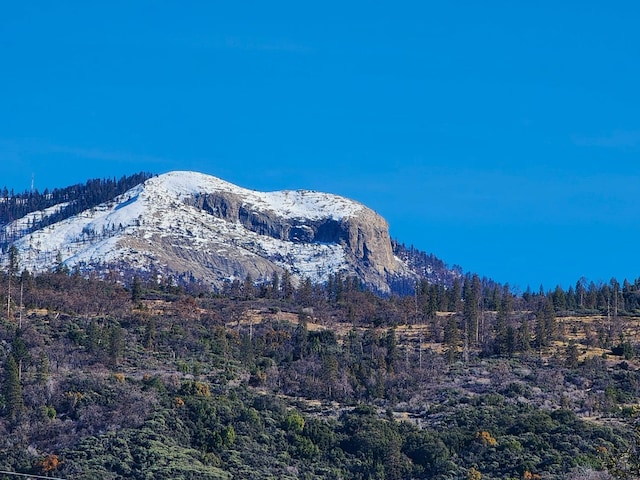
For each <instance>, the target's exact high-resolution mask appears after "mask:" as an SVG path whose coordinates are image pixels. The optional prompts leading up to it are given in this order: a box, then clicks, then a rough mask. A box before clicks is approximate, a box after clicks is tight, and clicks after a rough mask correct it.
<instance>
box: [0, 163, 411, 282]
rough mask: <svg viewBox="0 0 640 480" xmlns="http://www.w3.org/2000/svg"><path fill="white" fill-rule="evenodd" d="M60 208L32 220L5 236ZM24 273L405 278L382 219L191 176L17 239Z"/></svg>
mask: <svg viewBox="0 0 640 480" xmlns="http://www.w3.org/2000/svg"><path fill="white" fill-rule="evenodd" d="M62 208H64V206H63V205H60V206H54V207H50V208H48V209H47V210H43V211H40V212H31V213H29V216H30V218H29V219H27V218H22V219H18V220H16V221H15V222H13V223H12V224H10V225H5V226H4V227H2V228H4V229H5V230H6V229H8V228H13V229H14V231H16V229H19V226H20V225H25V224H26V222H31V224H33V218H44V217H46V216H47V215H50V214H51V212H56V211H58V210H60V209H62ZM14 245H16V247H17V248H18V251H19V254H20V261H21V268H26V269H28V270H30V271H33V272H39V271H43V270H48V269H51V268H53V266H54V265H56V264H57V262H58V261H59V260H62V261H63V262H64V263H65V264H66V266H67V267H69V268H70V269H75V268H77V269H79V270H80V271H83V272H90V271H94V272H97V273H98V274H104V273H106V272H113V271H117V272H119V273H120V275H122V276H123V277H124V279H125V280H126V279H127V277H128V276H131V275H132V274H134V273H135V274H142V275H144V274H146V275H172V276H174V277H175V278H177V279H179V280H183V281H199V282H202V283H204V284H210V285H213V286H220V285H222V284H223V283H224V282H226V281H230V280H243V279H244V278H246V277H247V276H250V277H251V278H252V279H254V280H256V281H264V280H267V279H269V278H270V277H271V276H272V274H273V273H274V272H276V273H282V272H283V271H284V269H287V270H289V271H290V272H291V273H292V274H293V276H294V279H295V278H297V279H302V278H305V277H308V278H310V279H311V280H312V281H315V282H322V281H326V280H327V278H328V276H329V275H330V274H336V273H341V274H345V275H356V276H358V277H359V278H360V279H361V280H362V281H363V282H364V283H366V284H368V285H370V286H372V287H374V288H376V289H378V290H380V291H389V279H390V278H392V277H397V276H411V275H412V274H411V272H409V271H408V270H407V269H406V266H405V265H404V264H403V263H402V262H400V261H399V260H398V259H397V258H396V257H394V255H393V252H392V248H391V242H390V239H389V233H388V226H387V223H386V222H385V220H384V219H383V218H382V217H380V216H379V215H378V214H376V213H375V212H373V211H372V210H370V209H369V208H367V207H365V206H364V205H362V204H360V203H358V202H355V201H352V200H349V199H347V198H344V197H340V196H337V195H333V194H328V193H320V192H313V191H308V190H296V191H276V192H258V191H254V190H248V189H245V188H241V187H239V186H236V185H233V184H231V183H229V182H226V181H224V180H221V179H219V178H216V177H213V176H209V175H204V174H201V173H197V172H184V171H176V172H169V173H166V174H163V175H160V176H157V177H153V178H150V179H148V180H146V181H145V182H144V183H141V184H139V185H137V186H135V187H133V188H131V189H130V190H128V191H126V192H125V193H124V194H122V195H119V196H117V197H115V198H114V199H113V200H111V201H109V202H105V203H102V204H100V205H98V206H96V207H93V208H90V209H87V210H85V211H82V212H81V213H79V214H77V215H73V216H71V217H70V218H66V219H65V220H62V221H59V222H56V223H53V224H51V225H48V226H46V227H44V228H39V229H37V230H35V231H30V232H29V233H26V234H25V235H23V236H20V237H19V239H18V240H17V241H15V242H14Z"/></svg>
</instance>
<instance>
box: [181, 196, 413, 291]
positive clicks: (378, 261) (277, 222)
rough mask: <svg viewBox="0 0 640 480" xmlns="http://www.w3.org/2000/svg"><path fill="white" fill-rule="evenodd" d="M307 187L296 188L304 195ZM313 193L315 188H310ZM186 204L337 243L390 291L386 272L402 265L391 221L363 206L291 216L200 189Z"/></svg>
mask: <svg viewBox="0 0 640 480" xmlns="http://www.w3.org/2000/svg"><path fill="white" fill-rule="evenodd" d="M304 193H305V192H297V194H299V195H304ZM307 193H308V194H315V192H307ZM186 203H187V204H190V205H192V206H193V207H195V208H198V209H200V210H203V211H206V212H208V213H209V214H211V215H212V216H214V217H216V218H220V219H222V220H224V221H227V222H233V223H239V224H240V225H242V226H243V227H244V228H246V229H247V230H249V231H251V232H253V233H256V234H258V235H264V236H268V237H271V238H273V239H276V240H281V241H284V242H292V243H296V244H313V243H321V244H335V245H340V246H342V247H344V250H345V254H346V257H347V259H348V263H349V264H350V265H351V267H352V270H353V271H352V273H355V274H357V275H358V276H359V277H360V278H361V279H362V280H363V281H364V282H365V283H368V284H371V285H374V286H375V287H376V288H378V289H382V290H385V291H386V290H387V286H386V284H387V276H389V275H394V274H396V273H399V272H400V271H401V270H402V268H401V267H402V266H401V265H400V264H399V263H398V262H397V260H396V259H395V258H394V255H393V251H392V247H391V239H390V238H389V227H388V225H387V222H386V221H385V220H384V219H383V218H382V217H381V216H380V215H378V214H377V213H375V212H374V211H373V210H371V209H368V208H366V207H364V206H362V207H361V208H359V209H358V212H357V214H355V215H351V216H345V217H343V218H338V219H336V218H334V217H333V216H326V217H321V218H315V217H314V218H305V217H293V218H290V217H287V216H284V215H283V214H282V212H279V211H277V210H270V209H267V210H257V209H256V208H255V206H250V205H247V204H246V203H245V198H244V197H243V196H242V195H240V194H238V193H233V192H225V191H218V192H215V193H205V194H198V195H195V196H194V197H192V199H188V200H187V201H186Z"/></svg>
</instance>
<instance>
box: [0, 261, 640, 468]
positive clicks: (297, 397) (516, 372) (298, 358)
mask: <svg viewBox="0 0 640 480" xmlns="http://www.w3.org/2000/svg"><path fill="white" fill-rule="evenodd" d="M14 266H15V265H14ZM114 280H115V279H114ZM118 280H119V279H118ZM579 284H580V282H579ZM616 285H617V283H616V284H607V285H599V286H596V285H594V286H593V288H591V287H590V286H589V285H587V286H586V287H585V291H584V292H582V291H580V292H578V295H577V296H576V291H575V290H573V289H572V290H571V291H570V292H564V291H562V290H561V289H560V290H558V289H556V290H555V291H551V292H546V293H545V292H539V293H536V294H532V293H531V292H525V294H523V295H514V294H513V293H512V292H510V290H509V288H508V286H500V285H496V284H494V283H493V282H489V281H487V280H480V279H479V278H478V277H477V276H471V275H469V276H467V277H464V278H462V279H461V280H460V281H455V282H454V284H453V286H452V287H451V288H447V289H445V288H444V287H440V286H436V285H430V284H427V283H426V282H423V283H421V284H418V285H417V286H415V291H416V293H415V295H412V296H405V297H396V296H393V297H389V298H381V297H378V296H375V295H373V294H372V293H370V292H367V291H365V290H364V289H363V288H361V286H360V285H359V284H358V282H357V281H355V280H353V279H349V278H341V277H339V276H333V277H331V278H330V281H329V282H328V283H327V284H326V285H324V286H317V285H312V284H311V282H308V281H307V282H303V283H302V284H300V285H298V286H297V287H295V286H294V285H293V284H292V283H291V279H290V277H289V276H288V275H286V274H285V275H284V276H283V277H282V278H279V277H278V276H274V278H273V279H272V281H271V282H268V283H265V284H262V285H254V283H253V282H252V281H251V279H247V280H246V281H245V282H233V283H229V284H228V285H227V288H225V289H224V290H223V291H221V292H216V293H212V292H210V291H203V290H201V289H199V288H198V287H196V286H192V287H191V288H179V287H177V286H175V285H174V282H173V281H172V279H170V278H169V279H162V280H160V281H158V282H154V283H144V282H141V281H140V280H139V279H137V278H134V279H132V280H131V282H130V283H129V284H128V286H127V287H126V288H125V287H123V286H122V285H121V284H120V283H118V282H116V281H111V280H109V279H106V280H98V279H95V278H89V279H86V278H83V277H81V276H80V275H78V274H74V273H72V272H68V271H66V270H65V268H64V266H63V265H60V266H59V268H58V269H57V271H55V272H51V273H47V274H42V275H39V276H35V277H34V276H32V275H30V274H29V273H27V272H23V273H22V274H21V275H19V274H18V271H17V269H16V268H11V265H10V268H9V271H8V272H5V273H4V274H1V275H0V286H1V288H2V291H3V293H2V295H0V304H2V305H5V308H4V311H3V313H2V320H1V324H0V361H1V362H2V365H3V367H4V368H3V375H2V396H1V397H0V412H1V415H2V416H1V417H0V470H8V471H15V472H22V473H30V474H34V475H35V474H39V475H50V476H55V477H58V478H69V479H71V478H73V479H125V478H126V479H148V478H154V479H156V478H158V479H227V478H236V479H239V478H258V479H260V478H263V479H267V478H284V479H286V478H290V479H297V478H303V479H321V478H322V479H327V478H328V479H331V478H334V479H383V478H384V479H410V478H415V479H422V478H425V479H426V478H434V479H480V478H482V479H534V478H541V479H542V478H558V479H559V478H573V479H589V478H591V479H596V478H602V479H606V478H638V474H639V473H638V465H639V460H638V443H637V438H638V437H637V434H636V419H637V415H638V411H639V409H638V395H639V393H640V373H639V372H638V364H637V361H636V355H637V344H638V329H637V327H638V318H637V317H636V316H634V315H635V314H636V311H637V304H634V303H633V302H634V301H635V299H636V289H635V287H634V285H637V282H636V284H630V283H629V282H625V284H624V285H623V286H622V287H616ZM614 296H615V298H614ZM592 300H593V301H592ZM0 478H10V477H9V476H2V475H0Z"/></svg>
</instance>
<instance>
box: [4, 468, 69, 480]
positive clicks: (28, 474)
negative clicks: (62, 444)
mask: <svg viewBox="0 0 640 480" xmlns="http://www.w3.org/2000/svg"><path fill="white" fill-rule="evenodd" d="M0 474H4V475H15V476H16V477H28V478H46V479H48V480H67V479H66V478H60V477H43V476H42V475H32V474H30V473H18V472H8V471H5V470H0Z"/></svg>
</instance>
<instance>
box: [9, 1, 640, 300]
mask: <svg viewBox="0 0 640 480" xmlns="http://www.w3.org/2000/svg"><path fill="white" fill-rule="evenodd" d="M639 24H640V7H639V6H638V5H637V4H636V2H631V1H621V2H614V3H612V4H608V5H605V3H604V2H600V1H598V2H596V1H583V2H545V1H542V2H507V1H488V2H476V1H473V2H472V1H466V2H465V1H459V2H445V1H440V2H435V1H434V2H430V1H424V2H423V1H413V2H374V1H370V2H331V1H329V2H278V1H274V2H263V1H253V2H250V1H236V2H222V1H180V2H177V1H175V2H173V1H156V2H151V1H110V2H86V1H77V2H72V1H64V0H63V1H60V2H48V1H30V2H9V4H7V5H5V6H4V7H3V14H2V16H0V65H2V74H1V75H0V186H4V185H6V186H7V187H8V188H14V189H15V190H19V191H22V190H25V189H28V188H29V186H30V183H31V175H32V174H33V175H34V178H35V186H36V187H37V188H38V189H40V190H43V189H44V188H45V187H49V188H52V187H60V186H66V185H69V184H73V183H78V182H84V181H85V180H87V179H89V178H95V177H114V176H115V177H120V176H122V175H124V174H130V173H134V172H138V171H142V170H144V171H151V172H154V173H163V172H166V171H170V170H178V169H185V170H197V171H201V172H204V173H208V174H212V175H216V176H218V177H221V178H223V179H225V180H228V181H231V182H234V183H237V184H239V185H241V186H244V187H249V188H254V189H257V190H278V189H284V188H291V189H297V188H305V189H313V190H319V191H327V192H332V193H337V194H340V195H344V196H347V197H351V198H354V199H356V200H359V201H361V202H363V203H365V204H366V205H368V206H370V207H372V208H373V209H375V210H376V211H378V212H379V213H380V214H381V215H383V216H384V217H385V218H386V219H387V220H388V221H389V224H390V229H391V234H392V236H393V237H395V238H397V239H399V240H400V241H403V242H405V243H406V244H414V245H415V246H416V247H418V248H420V249H423V250H425V251H428V252H431V253H434V254H436V255H438V256H439V257H441V258H442V259H444V260H445V261H446V262H448V263H450V264H459V265H461V266H462V267H463V268H464V269H465V270H470V271H475V272H478V273H480V274H481V275H486V276H488V277H491V278H494V279H496V280H498V281H500V282H509V283H510V284H511V285H512V286H519V287H520V288H521V289H524V288H526V286H527V285H530V286H531V287H532V288H533V289H536V290H537V288H538V287H539V285H540V284H541V283H542V284H543V285H544V286H545V288H553V287H555V285H556V284H561V285H563V286H565V287H566V286H568V285H570V284H574V283H575V281H576V280H578V278H580V277H581V276H585V277H587V278H588V279H590V280H594V281H598V280H602V281H608V280H609V279H610V278H611V277H614V276H615V277H617V278H618V279H623V278H625V277H626V278H628V279H630V280H633V279H635V278H637V277H639V276H640V259H639V258H638V254H637V242H638V238H640V221H639V220H640V218H639V217H640V208H638V207H639V206H640V201H639V199H638V190H639V189H638V187H639V186H640V162H639V161H638V157H639V154H640V115H639V114H638V112H640V88H638V85H640V61H638V60H639V53H638V46H639V45H640V29H638V28H637V25H639Z"/></svg>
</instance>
